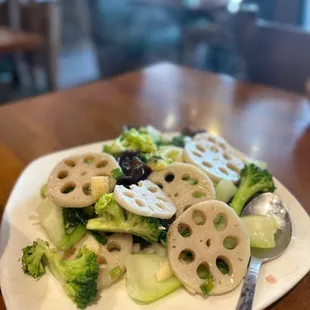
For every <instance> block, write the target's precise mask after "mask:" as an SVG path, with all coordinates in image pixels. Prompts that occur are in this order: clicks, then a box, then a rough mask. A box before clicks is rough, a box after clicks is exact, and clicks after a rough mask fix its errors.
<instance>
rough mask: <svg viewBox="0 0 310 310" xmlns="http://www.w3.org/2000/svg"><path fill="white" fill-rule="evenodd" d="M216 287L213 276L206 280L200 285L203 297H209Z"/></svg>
mask: <svg viewBox="0 0 310 310" xmlns="http://www.w3.org/2000/svg"><path fill="white" fill-rule="evenodd" d="M213 287H214V279H213V277H212V275H210V276H209V277H207V278H206V280H205V282H204V283H203V284H201V285H200V289H201V291H202V293H203V295H209V294H210V292H211V291H212V289H213Z"/></svg>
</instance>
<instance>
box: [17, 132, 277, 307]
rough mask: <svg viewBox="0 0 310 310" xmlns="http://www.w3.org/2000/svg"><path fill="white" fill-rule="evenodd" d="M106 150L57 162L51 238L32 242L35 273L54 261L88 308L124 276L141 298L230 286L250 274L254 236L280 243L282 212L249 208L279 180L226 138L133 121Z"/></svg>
mask: <svg viewBox="0 0 310 310" xmlns="http://www.w3.org/2000/svg"><path fill="white" fill-rule="evenodd" d="M103 150H104V152H102V153H86V154H74V155H72V156H70V157H67V158H64V159H63V160H61V161H60V162H59V163H58V164H57V165H56V167H55V168H54V169H53V170H52V171H51V174H50V176H49V178H48V180H47V184H46V186H45V187H43V188H42V189H41V196H42V200H41V202H40V204H39V205H38V207H37V213H38V216H39V220H40V224H41V228H42V232H43V233H45V235H46V240H48V242H46V241H42V240H39V239H38V240H36V241H34V243H33V244H32V245H30V246H26V247H25V248H24V249H23V256H22V268H23V270H24V272H25V274H29V275H31V276H32V277H34V278H39V277H41V276H42V275H43V274H44V273H45V267H48V268H49V269H50V271H51V272H52V273H53V274H54V276H55V277H56V278H57V279H58V280H59V281H60V283H61V284H62V285H63V289H64V291H65V293H66V294H67V295H68V296H69V297H70V298H71V299H72V300H73V301H74V302H75V303H76V305H77V307H78V308H81V309H83V308H85V307H87V306H88V305H90V304H92V302H93V301H94V300H95V299H96V298H99V297H98V292H100V291H101V290H108V289H109V287H110V286H112V285H114V283H115V282H117V281H121V279H122V278H125V279H126V289H127V291H128V294H129V295H130V296H131V297H132V298H133V299H136V300H138V301H140V302H151V301H155V300H157V299H159V298H162V297H164V296H166V295H168V294H169V293H171V292H173V291H174V290H176V289H178V288H179V287H181V286H184V287H185V288H186V289H187V290H188V291H189V292H190V293H193V294H195V293H198V294H202V295H219V294H224V293H226V292H228V291H231V290H233V289H234V288H236V287H237V286H238V285H239V283H240V281H241V280H242V278H243V277H244V275H245V273H246V268H247V263H248V260H249V253H250V245H251V246H252V247H260V248H271V247H274V244H275V243H274V235H275V232H276V231H277V228H278V227H277V223H276V222H275V220H274V219H273V218H267V217H264V216H256V217H255V216H247V217H242V218H239V215H240V214H241V211H242V209H243V207H244V206H245V204H246V203H247V202H249V201H251V199H252V198H254V197H255V196H256V195H257V194H260V193H262V192H266V191H271V192H272V191H273V190H274V184H273V181H272V176H271V174H270V172H268V171H267V170H264V169H262V168H259V167H258V166H256V165H255V164H254V163H251V162H249V161H250V159H248V158H247V157H245V156H243V154H242V153H240V152H238V151H237V150H235V149H234V148H233V147H231V146H230V145H229V144H228V143H227V142H226V141H225V140H224V139H223V138H221V137H217V136H215V135H211V134H210V133H207V132H205V131H201V130H199V131H195V130H192V129H187V130H185V131H183V132H182V133H181V134H179V135H174V136H169V135H164V134H162V133H161V132H159V131H158V130H157V129H155V128H154V127H152V126H145V127H125V129H124V130H123V132H122V133H121V135H120V136H119V137H117V138H116V139H115V140H114V141H113V142H112V143H110V144H105V145H104V148H103ZM240 173H241V178H240ZM226 203H228V204H229V205H228V204H226ZM49 244H50V246H49ZM54 247H55V248H56V249H54ZM124 274H126V277H122V276H123V275H124Z"/></svg>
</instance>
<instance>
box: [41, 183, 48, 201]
mask: <svg viewBox="0 0 310 310" xmlns="http://www.w3.org/2000/svg"><path fill="white" fill-rule="evenodd" d="M40 194H41V197H42V198H46V197H47V184H44V185H43V186H42V187H41V190H40Z"/></svg>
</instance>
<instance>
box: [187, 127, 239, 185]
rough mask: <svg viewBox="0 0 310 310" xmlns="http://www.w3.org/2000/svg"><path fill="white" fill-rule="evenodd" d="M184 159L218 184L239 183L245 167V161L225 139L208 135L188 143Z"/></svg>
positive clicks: (200, 135) (202, 135)
mask: <svg viewBox="0 0 310 310" xmlns="http://www.w3.org/2000/svg"><path fill="white" fill-rule="evenodd" d="M183 159H184V161H185V162H187V163H190V164H192V165H195V166H197V167H198V168H200V169H201V170H202V171H204V172H205V173H206V174H207V175H208V176H209V177H210V178H211V179H212V181H213V182H216V183H217V182H219V181H220V180H222V179H224V180H229V181H232V182H234V183H236V182H238V180H239V178H240V175H239V174H240V170H241V169H242V168H243V167H244V163H243V161H242V160H241V159H240V158H238V157H237V156H236V155H235V154H234V152H233V149H232V147H231V146H230V145H229V144H228V143H227V142H226V141H225V140H224V139H223V138H221V137H217V136H214V135H210V134H208V133H201V134H198V135H197V136H195V137H194V138H193V139H192V140H190V141H188V142H186V144H185V148H184V155H183Z"/></svg>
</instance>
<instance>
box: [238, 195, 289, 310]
mask: <svg viewBox="0 0 310 310" xmlns="http://www.w3.org/2000/svg"><path fill="white" fill-rule="evenodd" d="M244 215H272V216H274V217H275V218H276V220H277V222H278V230H277V232H276V234H275V244H276V246H275V247H274V248H271V249H260V248H251V259H250V264H249V269H248V273H247V275H246V277H245V280H244V284H243V287H242V291H241V295H240V298H239V302H238V305H237V308H236V310H250V309H252V304H253V299H254V292H255V286H256V280H257V278H258V273H259V270H260V267H261V265H262V264H263V263H266V262H269V261H270V260H272V259H274V258H276V257H278V256H280V255H281V254H282V253H283V252H284V250H285V249H286V248H287V246H288V244H289V243H290V240H291V236H292V223H291V218H290V215H289V213H288V211H287V209H286V207H285V205H284V204H283V203H282V202H281V200H280V198H279V197H278V196H276V195H275V194H272V193H266V194H262V195H259V196H257V197H256V198H254V199H253V200H252V201H251V202H250V203H249V204H248V205H247V206H246V207H245V208H244V210H243V211H242V214H241V216H244Z"/></svg>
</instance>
